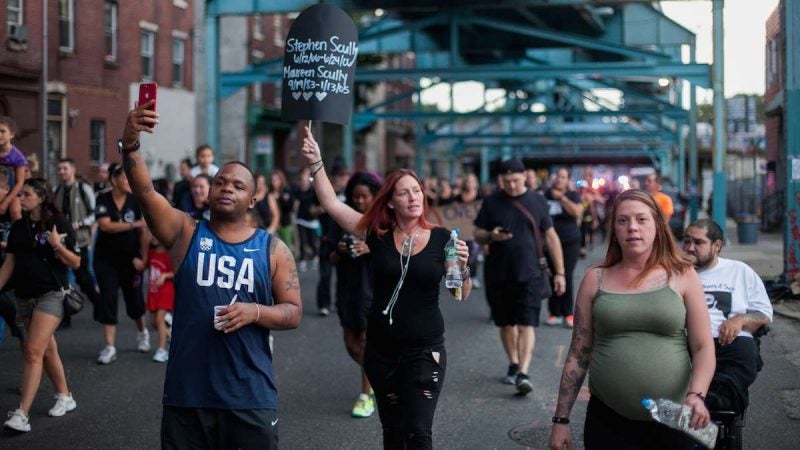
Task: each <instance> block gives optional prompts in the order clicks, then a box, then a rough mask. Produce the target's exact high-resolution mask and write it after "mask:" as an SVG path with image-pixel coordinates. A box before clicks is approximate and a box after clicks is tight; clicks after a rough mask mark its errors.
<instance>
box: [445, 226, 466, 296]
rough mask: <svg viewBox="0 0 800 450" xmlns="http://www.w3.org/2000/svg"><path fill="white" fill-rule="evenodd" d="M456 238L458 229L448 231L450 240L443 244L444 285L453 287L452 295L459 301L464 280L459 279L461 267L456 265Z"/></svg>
mask: <svg viewBox="0 0 800 450" xmlns="http://www.w3.org/2000/svg"><path fill="white" fill-rule="evenodd" d="M456 239H458V230H452V231H450V240H449V241H447V245H445V246H444V267H445V277H444V285H445V287H446V288H447V289H454V293H453V296H454V297H455V299H456V300H458V301H461V287H462V286H463V285H464V280H462V279H461V269H460V268H459V267H458V253H456Z"/></svg>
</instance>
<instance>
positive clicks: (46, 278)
mask: <svg viewBox="0 0 800 450" xmlns="http://www.w3.org/2000/svg"><path fill="white" fill-rule="evenodd" d="M51 192H52V190H51V189H50V186H49V185H48V183H47V181H46V180H44V179H42V178H32V179H29V180H26V181H25V184H24V185H23V187H22V191H21V194H22V199H21V204H22V210H23V218H22V219H20V220H18V221H17V222H15V223H14V225H13V226H12V227H11V233H10V234H9V237H8V247H7V253H6V258H5V261H3V266H2V268H0V289H2V287H3V286H5V285H6V283H7V282H8V280H9V279H10V278H12V277H13V278H15V279H16V280H17V283H15V289H14V292H15V294H16V296H17V317H21V318H22V319H23V320H24V322H25V329H26V331H27V338H26V340H25V365H24V368H23V371H22V398H21V399H20V404H19V409H17V410H15V411H12V412H11V413H9V419H8V420H7V421H6V422H5V424H4V427H5V428H8V429H12V430H15V431H19V432H27V431H30V429H31V426H30V424H29V423H28V414H29V412H30V409H31V404H33V399H34V397H35V396H36V391H38V390H39V384H40V383H41V380H42V368H43V366H44V364H45V360H46V363H47V367H48V370H47V375H48V377H50V380H51V381H52V382H53V386H54V387H55V390H56V404H55V406H53V408H52V409H50V411H49V414H50V416H54V417H55V416H63V415H64V414H66V413H67V412H69V411H72V410H73V409H75V407H76V404H75V400H73V398H72V394H71V393H70V392H69V388H68V387H67V379H66V376H65V375H64V366H63V365H62V363H61V357H60V356H59V354H58V346H57V344H56V338H55V335H54V333H55V331H56V328H58V324H59V322H61V319H62V318H63V316H64V290H63V288H64V287H65V286H68V281H67V268H71V269H73V270H75V269H77V268H78V267H79V266H80V264H81V257H80V254H79V253H78V252H79V250H78V246H77V244H76V243H75V235H74V233H73V231H72V227H71V226H70V224H69V223H68V222H67V221H66V220H64V218H63V217H62V216H61V214H60V213H59V212H58V210H57V209H56V207H55V205H54V204H53V202H52V198H51V195H52V194H51Z"/></svg>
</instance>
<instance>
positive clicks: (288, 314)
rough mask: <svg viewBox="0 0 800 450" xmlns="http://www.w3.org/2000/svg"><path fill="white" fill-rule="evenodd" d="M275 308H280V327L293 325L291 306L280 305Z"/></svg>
mask: <svg viewBox="0 0 800 450" xmlns="http://www.w3.org/2000/svg"><path fill="white" fill-rule="evenodd" d="M275 307H276V308H278V311H279V312H280V313H281V320H280V322H279V325H280V326H281V327H289V326H290V325H291V323H292V311H291V310H290V309H291V305H286V304H279V305H275Z"/></svg>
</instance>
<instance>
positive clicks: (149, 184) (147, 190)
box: [142, 181, 155, 195]
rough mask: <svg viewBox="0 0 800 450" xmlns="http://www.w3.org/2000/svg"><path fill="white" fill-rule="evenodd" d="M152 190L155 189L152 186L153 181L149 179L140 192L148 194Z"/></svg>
mask: <svg viewBox="0 0 800 450" xmlns="http://www.w3.org/2000/svg"><path fill="white" fill-rule="evenodd" d="M154 191H155V189H154V188H153V182H152V181H150V182H148V183H147V184H146V185H145V186H144V189H142V194H144V195H148V194H150V193H151V192H154Z"/></svg>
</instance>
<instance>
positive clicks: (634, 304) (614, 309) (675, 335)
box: [589, 271, 691, 420]
mask: <svg viewBox="0 0 800 450" xmlns="http://www.w3.org/2000/svg"><path fill="white" fill-rule="evenodd" d="M599 280H600V281H599V284H600V287H599V289H598V292H597V295H596V296H595V298H594V302H593V305H592V318H593V322H594V344H593V347H592V356H591V361H590V363H589V391H590V392H591V394H592V395H596V396H597V398H598V399H600V400H601V401H602V402H603V403H605V404H606V405H608V406H609V407H610V408H611V409H613V410H614V411H616V412H617V413H619V414H620V415H622V416H624V417H627V418H629V419H633V420H652V419H650V415H649V413H648V412H647V411H646V410H645V409H644V408H642V406H641V400H642V398H643V397H650V398H654V399H655V398H668V399H671V400H673V401H676V402H679V403H682V402H683V398H684V397H685V396H686V391H687V390H688V388H689V377H690V375H691V362H690V359H689V351H688V347H687V346H686V345H687V344H686V333H685V331H684V330H685V328H686V307H685V306H684V304H683V298H682V297H681V296H680V295H679V294H678V293H677V292H676V291H675V290H674V289H673V288H672V286H670V285H666V286H663V287H660V288H658V289H654V290H650V291H646V292H640V293H614V292H608V291H604V290H603V286H602V271H601V272H600V277H599Z"/></svg>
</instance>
